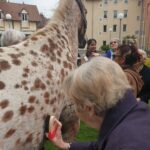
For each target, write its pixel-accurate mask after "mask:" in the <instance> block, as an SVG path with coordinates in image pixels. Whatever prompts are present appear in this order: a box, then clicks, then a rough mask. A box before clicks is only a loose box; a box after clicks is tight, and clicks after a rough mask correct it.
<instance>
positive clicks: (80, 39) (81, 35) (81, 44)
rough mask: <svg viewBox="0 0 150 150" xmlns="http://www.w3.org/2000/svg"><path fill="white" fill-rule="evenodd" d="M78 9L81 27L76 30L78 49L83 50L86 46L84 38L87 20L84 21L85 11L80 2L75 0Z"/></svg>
mask: <svg viewBox="0 0 150 150" xmlns="http://www.w3.org/2000/svg"><path fill="white" fill-rule="evenodd" d="M76 2H77V4H78V6H79V8H80V12H81V27H80V28H79V30H78V43H79V45H78V47H79V48H84V47H85V45H86V38H85V33H86V29H87V20H86V13H87V10H86V8H85V7H84V5H83V3H82V1H81V0H76Z"/></svg>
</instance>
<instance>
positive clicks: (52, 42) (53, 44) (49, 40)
mask: <svg viewBox="0 0 150 150" xmlns="http://www.w3.org/2000/svg"><path fill="white" fill-rule="evenodd" d="M48 42H49V46H50V48H51V50H54V49H58V46H57V44H55V43H54V41H53V40H52V39H50V38H49V39H48Z"/></svg>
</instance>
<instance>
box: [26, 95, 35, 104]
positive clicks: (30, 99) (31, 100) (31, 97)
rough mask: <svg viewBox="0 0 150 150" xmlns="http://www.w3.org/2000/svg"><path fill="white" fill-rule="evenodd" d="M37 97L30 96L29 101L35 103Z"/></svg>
mask: <svg viewBox="0 0 150 150" xmlns="http://www.w3.org/2000/svg"><path fill="white" fill-rule="evenodd" d="M35 99H36V97H35V96H30V97H29V100H28V101H29V103H34V102H35Z"/></svg>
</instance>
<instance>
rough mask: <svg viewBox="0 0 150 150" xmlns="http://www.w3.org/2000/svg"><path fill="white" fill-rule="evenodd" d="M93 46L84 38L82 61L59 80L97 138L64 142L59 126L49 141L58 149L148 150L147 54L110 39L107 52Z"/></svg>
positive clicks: (149, 86) (149, 77)
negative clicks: (84, 52) (87, 140)
mask: <svg viewBox="0 0 150 150" xmlns="http://www.w3.org/2000/svg"><path fill="white" fill-rule="evenodd" d="M96 44H97V41H96V40H95V39H89V40H88V42H87V51H86V54H85V56H84V57H83V61H81V63H80V65H79V67H78V68H77V69H76V70H75V71H73V72H72V73H71V74H70V75H69V76H68V77H67V78H66V79H65V81H64V86H63V89H64V91H65V93H66V95H67V96H68V97H69V98H70V99H71V100H72V101H73V102H74V103H75V105H76V113H77V114H78V116H79V117H80V119H81V120H83V121H84V122H85V123H87V124H88V125H89V126H91V127H92V128H95V129H97V130H98V132H99V137H98V139H97V141H96V142H72V143H71V144H70V143H67V142H65V141H64V140H63V138H62V135H61V124H60V123H59V124H58V128H57V130H56V135H55V136H54V138H53V139H50V140H51V141H52V142H53V143H54V144H55V145H56V146H58V147H59V148H60V149H64V150H67V149H69V150H84V149H86V150H98V149H99V150H110V149H114V150H135V149H136V150H141V149H142V150H149V149H150V143H149V141H148V139H149V138H150V132H148V131H149V130H150V108H149V106H148V105H147V104H148V101H149V100H150V68H149V67H148V66H146V65H145V59H146V57H147V55H146V53H145V51H144V50H141V49H139V48H138V47H137V44H136V43H132V42H126V41H123V44H121V42H120V40H119V39H117V38H113V39H112V40H111V41H110V49H109V50H108V51H107V52H106V53H105V54H103V55H101V54H100V53H98V51H97V48H96V47H97V46H96ZM93 58H94V59H93ZM81 60H82V59H81Z"/></svg>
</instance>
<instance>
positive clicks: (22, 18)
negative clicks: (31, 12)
mask: <svg viewBox="0 0 150 150" xmlns="http://www.w3.org/2000/svg"><path fill="white" fill-rule="evenodd" d="M21 20H22V21H28V13H27V11H26V10H22V12H21Z"/></svg>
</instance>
